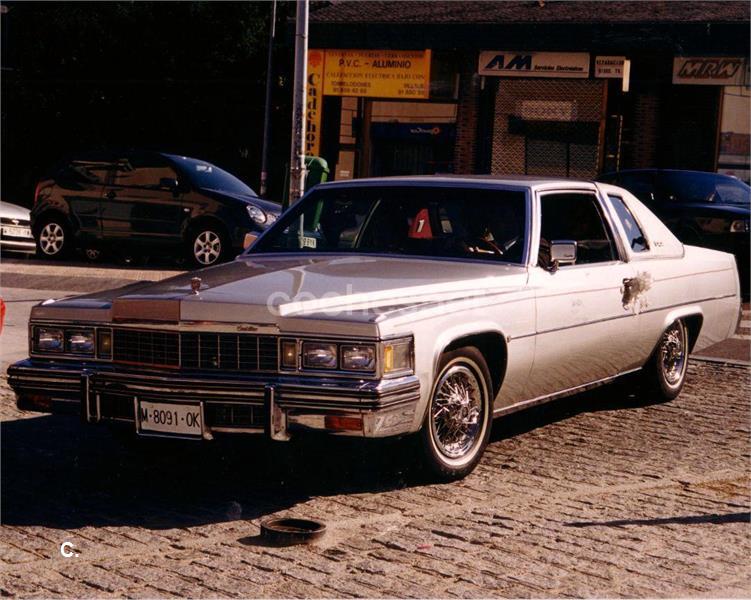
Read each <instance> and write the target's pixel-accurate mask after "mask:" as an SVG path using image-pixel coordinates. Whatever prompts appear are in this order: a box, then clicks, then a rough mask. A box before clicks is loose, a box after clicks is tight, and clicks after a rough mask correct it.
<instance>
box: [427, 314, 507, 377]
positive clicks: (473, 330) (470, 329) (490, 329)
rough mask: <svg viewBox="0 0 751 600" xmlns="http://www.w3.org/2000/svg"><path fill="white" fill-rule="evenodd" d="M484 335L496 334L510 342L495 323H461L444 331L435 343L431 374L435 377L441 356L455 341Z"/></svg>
mask: <svg viewBox="0 0 751 600" xmlns="http://www.w3.org/2000/svg"><path fill="white" fill-rule="evenodd" d="M482 333H495V334H497V335H500V336H501V337H503V339H504V340H506V342H508V340H507V339H506V336H505V334H504V333H503V332H502V331H501V330H500V329H499V328H498V324H497V323H495V322H494V321H471V322H469V323H461V324H459V325H456V326H454V327H450V328H449V329H446V330H444V331H442V332H441V333H440V334H439V335H438V336H437V337H436V339H435V341H434V342H433V351H432V361H431V366H432V370H431V373H432V374H433V375H434V376H435V372H436V370H437V368H438V361H439V360H440V358H441V355H442V354H443V352H444V351H445V350H446V348H448V346H449V345H451V344H452V343H453V342H454V341H456V340H458V339H460V338H463V337H468V336H471V335H479V334H482Z"/></svg>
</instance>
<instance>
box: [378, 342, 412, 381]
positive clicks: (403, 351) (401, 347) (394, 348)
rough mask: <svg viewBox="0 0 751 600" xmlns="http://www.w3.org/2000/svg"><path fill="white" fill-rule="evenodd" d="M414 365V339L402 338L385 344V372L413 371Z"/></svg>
mask: <svg viewBox="0 0 751 600" xmlns="http://www.w3.org/2000/svg"><path fill="white" fill-rule="evenodd" d="M412 368H413V366H412V340H411V339H402V340H394V341H393V342H385V343H384V344H383V372H384V373H399V372H401V371H405V372H406V371H411V370H412Z"/></svg>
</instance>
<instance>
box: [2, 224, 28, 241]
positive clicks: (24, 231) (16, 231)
mask: <svg viewBox="0 0 751 600" xmlns="http://www.w3.org/2000/svg"><path fill="white" fill-rule="evenodd" d="M3 236H7V237H20V238H30V237H31V229H30V228H29V227H14V226H13V225H3Z"/></svg>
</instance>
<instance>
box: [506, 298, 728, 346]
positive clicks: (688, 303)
mask: <svg viewBox="0 0 751 600" xmlns="http://www.w3.org/2000/svg"><path fill="white" fill-rule="evenodd" d="M736 297H737V295H736V294H725V295H724V296H711V297H708V298H701V299H700V300H691V301H690V302H680V303H678V304H669V305H667V306H660V307H657V308H648V309H647V310H642V311H640V312H639V314H640V315H647V314H650V313H653V312H659V311H661V310H670V309H671V308H679V307H681V306H691V305H693V304H698V303H700V302H712V301H714V300H725V299H727V298H736ZM635 316H637V315H634V314H633V313H627V314H625V315H618V316H617V317H605V318H602V319H596V320H594V321H587V322H586V323H577V324H576V325H567V326H566V327H556V328H553V329H545V330H544V331H537V332H534V333H525V334H523V335H517V336H514V337H510V338H509V341H511V340H519V339H522V338H527V337H531V336H533V335H544V334H546V333H555V332H558V331H565V330H567V329H576V328H577V327H585V326H587V325H596V324H597V323H605V322H606V321H616V320H618V319H627V318H629V317H632V318H633V317H635Z"/></svg>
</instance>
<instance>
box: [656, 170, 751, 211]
mask: <svg viewBox="0 0 751 600" xmlns="http://www.w3.org/2000/svg"><path fill="white" fill-rule="evenodd" d="M661 179H662V185H663V186H664V189H665V194H666V196H667V198H668V200H670V201H672V202H702V203H704V202H711V203H714V204H749V202H751V188H749V186H747V185H746V184H745V183H743V182H742V181H740V180H739V179H736V178H735V177H729V176H727V175H715V174H714V173H691V172H684V173H681V172H674V173H673V172H669V171H667V172H664V173H662V175H661Z"/></svg>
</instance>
